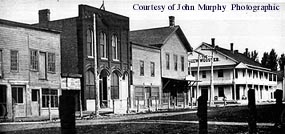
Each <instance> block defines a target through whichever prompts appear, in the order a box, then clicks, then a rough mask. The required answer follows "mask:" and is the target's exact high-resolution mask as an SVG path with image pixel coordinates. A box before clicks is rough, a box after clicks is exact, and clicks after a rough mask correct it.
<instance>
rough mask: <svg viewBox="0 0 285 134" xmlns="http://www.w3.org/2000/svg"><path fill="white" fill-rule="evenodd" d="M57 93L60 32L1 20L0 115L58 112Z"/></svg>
mask: <svg viewBox="0 0 285 134" xmlns="http://www.w3.org/2000/svg"><path fill="white" fill-rule="evenodd" d="M60 94H61V90H60V33H59V32H57V31H52V30H47V29H41V28H35V27H32V26H30V25H28V24H23V23H17V22H12V21H7V20H0V105H1V111H0V116H1V117H3V116H5V117H8V118H12V117H30V116H42V115H48V113H49V112H48V109H49V103H50V104H51V105H50V107H51V113H52V114H58V96H59V95H60ZM13 109H14V110H13ZM13 111H14V112H13ZM13 113H14V114H13ZM13 115H14V116H13Z"/></svg>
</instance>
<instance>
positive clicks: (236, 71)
mask: <svg viewBox="0 0 285 134" xmlns="http://www.w3.org/2000/svg"><path fill="white" fill-rule="evenodd" d="M235 76H236V78H238V70H237V69H236V70H235Z"/></svg>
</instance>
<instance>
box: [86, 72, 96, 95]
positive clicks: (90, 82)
mask: <svg viewBox="0 0 285 134" xmlns="http://www.w3.org/2000/svg"><path fill="white" fill-rule="evenodd" d="M94 78H95V76H94V73H93V72H92V71H91V70H88V71H87V72H86V81H85V83H86V91H85V92H84V93H85V98H86V99H94V98H95V81H94V80H95V79H94Z"/></svg>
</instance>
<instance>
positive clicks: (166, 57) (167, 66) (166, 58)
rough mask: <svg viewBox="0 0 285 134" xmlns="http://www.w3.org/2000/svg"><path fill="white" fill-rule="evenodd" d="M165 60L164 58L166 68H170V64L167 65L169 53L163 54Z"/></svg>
mask: <svg viewBox="0 0 285 134" xmlns="http://www.w3.org/2000/svg"><path fill="white" fill-rule="evenodd" d="M165 60H166V69H167V70H169V68H170V65H169V60H170V59H169V54H168V53H167V54H166V55H165Z"/></svg>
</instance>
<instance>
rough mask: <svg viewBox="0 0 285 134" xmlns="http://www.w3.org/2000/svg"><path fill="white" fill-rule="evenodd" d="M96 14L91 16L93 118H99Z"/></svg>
mask: <svg viewBox="0 0 285 134" xmlns="http://www.w3.org/2000/svg"><path fill="white" fill-rule="evenodd" d="M96 39H97V38H96V14H93V47H94V54H93V55H94V77H95V78H94V83H95V85H94V89H95V116H96V117H97V116H99V89H98V87H99V86H98V84H99V83H97V82H98V76H97V45H96V43H97V42H96Z"/></svg>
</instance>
